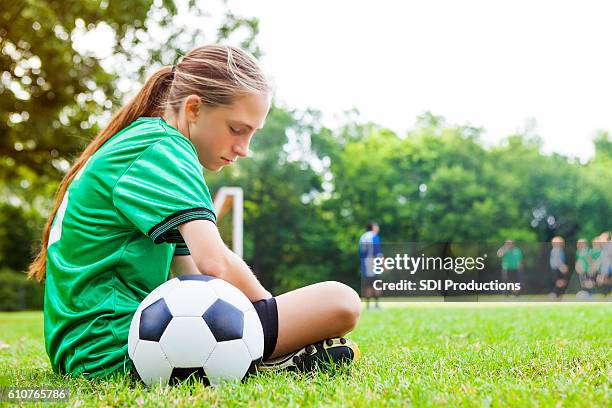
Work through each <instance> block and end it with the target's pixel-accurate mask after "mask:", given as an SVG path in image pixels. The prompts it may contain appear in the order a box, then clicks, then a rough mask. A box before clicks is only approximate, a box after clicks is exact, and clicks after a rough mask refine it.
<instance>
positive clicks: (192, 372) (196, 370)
mask: <svg viewBox="0 0 612 408" xmlns="http://www.w3.org/2000/svg"><path fill="white" fill-rule="evenodd" d="M190 377H191V378H192V379H193V380H195V381H199V382H201V383H203V384H205V385H210V381H208V378H207V377H206V373H205V372H204V367H190V368H182V367H174V368H173V369H172V373H171V374H170V384H172V385H175V384H178V383H179V382H181V381H185V380H186V379H188V378H190Z"/></svg>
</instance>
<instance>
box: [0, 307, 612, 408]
mask: <svg viewBox="0 0 612 408" xmlns="http://www.w3.org/2000/svg"><path fill="white" fill-rule="evenodd" d="M383 307H385V309H384V310H381V311H364V313H363V314H362V318H361V321H360V324H359V326H358V328H357V330H355V331H354V332H353V334H352V335H351V336H350V337H351V338H353V339H354V340H355V341H357V342H358V344H359V345H360V347H361V350H362V353H363V358H362V359H361V360H360V361H359V362H358V363H356V364H355V365H353V366H352V367H350V368H348V369H346V368H345V369H341V370H337V371H336V372H332V373H317V374H316V375H296V374H290V373H279V374H274V375H266V376H263V375H260V376H256V377H253V378H252V379H250V380H249V381H247V382H246V383H243V384H237V383H234V384H227V385H225V386H223V387H221V388H217V389H212V388H206V387H202V386H199V385H197V384H183V385H180V386H176V387H173V388H157V389H154V390H148V389H146V388H145V387H144V386H142V385H140V384H135V383H133V382H130V381H129V380H128V379H127V378H121V377H115V378H112V379H109V380H103V381H100V380H98V381H88V380H84V379H62V378H61V377H59V376H56V375H54V374H53V373H52V372H51V369H50V366H49V362H48V359H47V355H46V353H45V349H44V343H43V339H42V314H41V313H39V312H25V313H0V367H1V370H2V372H1V375H2V377H1V378H2V382H1V383H2V385H12V386H41V385H45V386H56V387H59V386H67V387H69V388H70V390H71V396H70V399H69V403H70V405H72V406H91V405H99V406H118V405H134V406H139V405H140V406H202V405H222V406H226V405H230V406H232V405H240V406H245V405H247V406H279V405H280V406H286V405H292V406H295V405H300V406H340V405H342V406H359V407H362V406H383V405H384V406H411V405H412V406H448V405H451V406H461V407H464V406H466V407H467V406H476V407H482V406H486V407H488V406H493V407H497V406H517V407H524V406H555V407H558V406H584V407H591V406H608V407H609V406H612V398H611V396H610V389H611V388H612V363H611V361H612V304H610V303H593V304H578V303H560V304H543V303H529V304H516V303H513V304H474V303H468V304H448V303H447V304H431V303H419V304H405V305H402V306H401V307H391V306H390V305H383ZM44 405H45V406H49V405H48V404H47V403H46V404H44Z"/></svg>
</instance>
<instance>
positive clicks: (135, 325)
mask: <svg viewBox="0 0 612 408" xmlns="http://www.w3.org/2000/svg"><path fill="white" fill-rule="evenodd" d="M140 313H141V312H140V310H137V311H136V313H134V317H132V323H131V324H130V332H129V335H128V354H129V356H130V358H131V359H133V358H134V350H135V349H136V343H138V331H139V327H140Z"/></svg>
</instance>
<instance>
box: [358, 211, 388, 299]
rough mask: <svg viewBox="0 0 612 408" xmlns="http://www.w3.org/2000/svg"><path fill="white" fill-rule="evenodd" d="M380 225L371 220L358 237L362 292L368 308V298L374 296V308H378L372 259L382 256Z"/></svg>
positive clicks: (377, 294) (377, 292)
mask: <svg viewBox="0 0 612 408" xmlns="http://www.w3.org/2000/svg"><path fill="white" fill-rule="evenodd" d="M379 232H380V227H379V226H378V224H377V223H375V222H371V223H369V224H368V225H367V226H366V232H364V233H363V234H362V235H361V237H360V238H359V260H360V267H361V281H362V294H363V296H364V297H365V298H366V308H367V309H369V308H370V299H372V298H374V308H376V309H380V305H379V304H378V296H379V294H380V291H377V290H376V289H374V281H375V280H376V278H377V275H376V273H374V259H375V258H380V257H382V256H383V253H382V250H381V246H380V236H379V235H378V233H379Z"/></svg>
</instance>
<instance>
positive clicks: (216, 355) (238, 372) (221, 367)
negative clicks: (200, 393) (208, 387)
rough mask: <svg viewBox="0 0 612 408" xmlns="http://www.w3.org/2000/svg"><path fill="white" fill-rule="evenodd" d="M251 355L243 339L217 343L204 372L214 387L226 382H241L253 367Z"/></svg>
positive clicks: (205, 364)
mask: <svg viewBox="0 0 612 408" xmlns="http://www.w3.org/2000/svg"><path fill="white" fill-rule="evenodd" d="M251 362H252V359H251V354H250V353H249V350H248V349H247V346H246V344H244V342H243V341H242V339H238V340H230V341H223V342H221V343H217V346H216V347H215V349H214V350H213V352H212V354H211V355H210V358H209V359H208V360H207V361H206V363H204V372H205V373H206V377H207V378H208V380H209V381H210V383H211V384H212V385H219V384H220V383H221V382H223V381H226V380H230V381H232V380H241V379H242V378H243V377H244V375H245V374H246V372H247V371H248V369H249V367H250V366H251Z"/></svg>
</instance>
